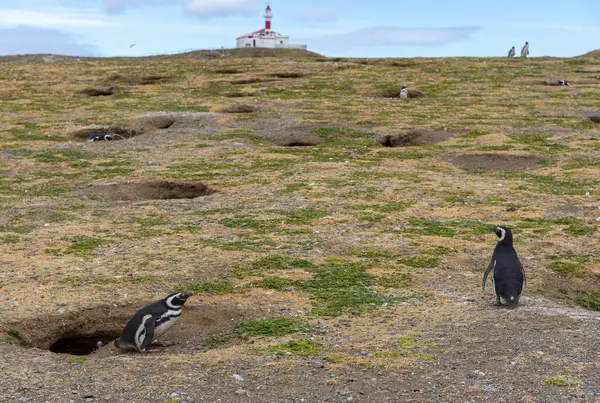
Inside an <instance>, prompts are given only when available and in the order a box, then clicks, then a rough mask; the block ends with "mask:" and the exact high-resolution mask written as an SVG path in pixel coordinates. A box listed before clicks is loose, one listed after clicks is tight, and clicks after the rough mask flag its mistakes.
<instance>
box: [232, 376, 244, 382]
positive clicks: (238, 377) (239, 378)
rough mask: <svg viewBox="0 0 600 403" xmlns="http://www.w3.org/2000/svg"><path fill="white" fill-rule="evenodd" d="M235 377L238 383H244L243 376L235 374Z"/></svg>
mask: <svg viewBox="0 0 600 403" xmlns="http://www.w3.org/2000/svg"><path fill="white" fill-rule="evenodd" d="M233 377H234V378H235V380H236V381H243V380H244V377H243V376H241V375H237V374H235V375H233Z"/></svg>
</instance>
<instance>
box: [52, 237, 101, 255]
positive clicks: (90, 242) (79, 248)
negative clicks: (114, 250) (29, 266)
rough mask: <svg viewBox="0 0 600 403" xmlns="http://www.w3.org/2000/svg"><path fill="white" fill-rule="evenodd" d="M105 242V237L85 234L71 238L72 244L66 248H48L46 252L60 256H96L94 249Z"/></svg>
mask: <svg viewBox="0 0 600 403" xmlns="http://www.w3.org/2000/svg"><path fill="white" fill-rule="evenodd" d="M104 243H105V241H104V240H103V239H98V238H92V237H87V236H83V237H78V238H75V239H73V240H71V245H69V246H68V247H66V248H64V249H46V252H48V253H50V254H54V255H58V256H61V255H75V256H80V257H83V258H85V259H90V258H92V257H93V256H94V251H95V250H96V249H97V248H99V247H100V246H102V245H103V244H104Z"/></svg>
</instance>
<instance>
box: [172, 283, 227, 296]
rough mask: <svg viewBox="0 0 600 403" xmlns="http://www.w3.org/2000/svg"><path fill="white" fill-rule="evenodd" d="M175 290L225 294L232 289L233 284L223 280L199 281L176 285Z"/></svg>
mask: <svg viewBox="0 0 600 403" xmlns="http://www.w3.org/2000/svg"><path fill="white" fill-rule="evenodd" d="M177 291H179V292H185V293H197V294H202V293H205V294H226V293H229V292H232V291H233V286H232V285H231V284H230V283H229V282H228V281H225V280H215V281H201V282H199V283H186V284H182V285H180V286H179V287H177Z"/></svg>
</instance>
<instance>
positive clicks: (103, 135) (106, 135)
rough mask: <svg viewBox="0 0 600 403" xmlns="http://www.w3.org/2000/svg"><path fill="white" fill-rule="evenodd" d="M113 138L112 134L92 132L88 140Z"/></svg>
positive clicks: (108, 139)
mask: <svg viewBox="0 0 600 403" xmlns="http://www.w3.org/2000/svg"><path fill="white" fill-rule="evenodd" d="M112 139H113V136H111V135H110V134H102V133H97V134H92V135H91V136H90V137H88V141H89V142H92V141H111V140H112Z"/></svg>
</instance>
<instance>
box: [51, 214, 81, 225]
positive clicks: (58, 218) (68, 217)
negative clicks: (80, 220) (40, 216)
mask: <svg viewBox="0 0 600 403" xmlns="http://www.w3.org/2000/svg"><path fill="white" fill-rule="evenodd" d="M75 220H77V217H76V216H74V215H72V214H65V213H58V214H51V215H49V216H48V217H46V221H47V222H52V223H61V222H69V221H75Z"/></svg>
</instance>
